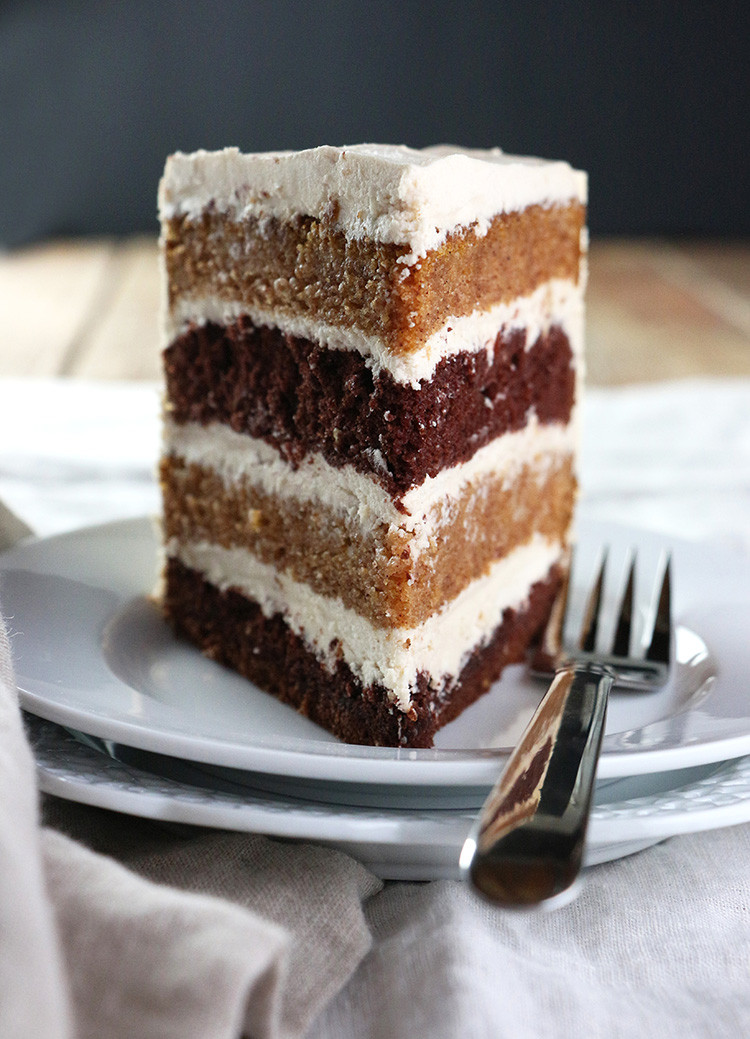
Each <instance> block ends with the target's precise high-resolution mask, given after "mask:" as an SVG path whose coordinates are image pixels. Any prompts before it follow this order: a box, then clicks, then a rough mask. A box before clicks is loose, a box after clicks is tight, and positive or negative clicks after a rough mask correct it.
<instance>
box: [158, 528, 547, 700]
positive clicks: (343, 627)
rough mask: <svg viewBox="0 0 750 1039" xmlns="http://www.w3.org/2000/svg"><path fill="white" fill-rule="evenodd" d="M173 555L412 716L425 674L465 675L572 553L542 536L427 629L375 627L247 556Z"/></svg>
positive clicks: (195, 550) (197, 548)
mask: <svg viewBox="0 0 750 1039" xmlns="http://www.w3.org/2000/svg"><path fill="white" fill-rule="evenodd" d="M166 551H167V555H169V556H172V557H174V558H177V559H178V560H179V561H180V562H182V563H183V564H184V565H185V566H187V567H190V568H191V569H193V570H196V571H198V572H199V573H201V574H202V575H203V576H204V577H205V579H206V580H207V581H209V582H210V583H211V584H213V585H214V586H215V587H217V588H219V589H220V590H226V589H230V588H232V589H235V590H238V591H239V592H241V593H242V594H243V595H245V596H247V597H248V598H249V599H252V600H253V601H254V602H256V603H257V604H258V605H259V607H260V609H261V610H262V611H263V614H264V616H266V617H272V616H273V615H275V614H281V615H282V616H283V618H284V620H285V621H286V623H287V624H288V625H289V627H290V628H291V630H292V631H293V632H294V633H295V635H297V636H298V637H299V638H301V639H302V640H303V641H304V643H305V645H306V646H307V647H308V649H309V650H310V651H311V652H312V653H314V655H315V656H316V657H317V658H318V660H320V661H321V663H322V664H323V665H324V666H325V667H327V668H328V669H329V670H330V671H333V670H334V669H335V667H336V663H337V661H338V660H340V659H343V660H344V661H345V662H346V664H347V665H348V666H349V667H350V668H351V670H352V672H353V673H354V674H355V675H356V676H357V678H358V679H359V680H360V681H361V682H362V684H363V685H364V686H369V685H381V686H383V687H384V688H385V689H386V690H387V691H388V697H389V700H390V701H391V702H392V703H395V704H396V705H397V706H398V708H399V709H400V710H401V711H404V712H407V711H408V710H409V708H410V707H411V693H412V690H414V689H415V688H416V684H417V676H418V674H419V673H420V672H423V673H425V674H427V675H429V677H430V682H431V684H432V686H433V687H434V688H435V689H438V688H439V687H440V686H441V685H442V684H443V682H444V681H446V680H448V679H450V678H452V677H455V676H457V675H458V674H459V673H460V671H461V669H462V667H463V664H464V662H465V661H466V659H467V658H468V656H469V655H470V654H471V653H472V652H474V651H475V650H476V649H478V648H480V647H481V646H483V645H485V644H486V643H487V642H488V641H489V640H490V638H491V637H492V635H493V633H494V632H495V630H496V629H497V628H498V626H499V625H500V622H501V619H502V615H503V611H504V610H506V609H508V608H512V609H521V608H523V606H524V604H525V603H526V601H527V599H528V595H529V591H530V589H531V587H532V585H534V584H535V583H536V582H537V581H541V580H544V578H546V577H547V575H548V574H549V571H550V569H551V568H552V567H553V566H554V565H555V563H558V562H559V561H560V560H561V558H562V556H563V553H564V551H565V549H564V546H562V545H561V544H559V543H557V542H550V541H548V540H546V539H545V538H542V537H540V536H539V535H535V536H534V537H533V538H532V540H531V541H530V542H529V543H528V544H526V545H523V546H521V547H520V548H517V549H515V550H514V551H513V552H512V553H510V554H509V555H508V556H506V557H505V558H504V559H501V560H499V561H498V562H497V563H495V564H494V565H493V566H492V568H491V569H490V571H489V572H488V573H487V574H485V575H484V576H482V577H480V578H478V579H477V580H475V581H473V582H472V584H470V585H469V586H468V587H467V588H465V589H464V590H463V591H462V592H461V593H460V594H459V595H458V596H457V597H456V598H455V599H453V600H452V601H451V602H449V603H446V605H445V606H444V607H443V608H442V609H441V610H440V611H439V612H438V613H435V614H433V615H432V616H431V617H430V618H429V619H428V620H426V621H425V622H424V623H422V624H420V625H418V626H417V627H414V628H400V629H386V628H375V627H373V625H372V624H371V623H370V622H369V621H368V620H366V619H365V618H364V617H362V616H360V615H359V614H357V613H355V612H354V611H353V610H351V609H348V608H347V607H346V606H344V604H343V603H342V602H341V600H340V599H334V598H328V597H325V596H322V595H319V594H318V593H317V592H314V591H313V590H312V589H311V588H310V587H309V586H307V585H305V584H301V583H299V582H297V581H295V580H294V579H293V578H291V577H290V576H289V575H288V574H286V573H283V572H279V571H277V570H275V569H274V567H272V566H269V565H268V564H266V563H262V562H261V561H260V560H258V559H257V558H256V557H255V556H253V555H252V554H251V553H250V552H248V551H247V550H245V549H240V548H231V549H227V548H222V547H220V546H218V545H213V544H211V543H209V542H205V541H203V542H198V543H187V544H186V543H179V542H177V541H175V540H172V541H171V542H170V543H168V544H167V546H166Z"/></svg>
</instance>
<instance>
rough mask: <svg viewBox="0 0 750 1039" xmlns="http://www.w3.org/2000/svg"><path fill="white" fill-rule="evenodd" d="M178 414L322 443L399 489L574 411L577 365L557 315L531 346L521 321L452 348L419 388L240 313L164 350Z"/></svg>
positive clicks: (323, 450)
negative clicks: (483, 342) (531, 420)
mask: <svg viewBox="0 0 750 1039" xmlns="http://www.w3.org/2000/svg"><path fill="white" fill-rule="evenodd" d="M164 365H165V374H166V390H167V398H168V402H169V405H168V406H169V410H170V413H171V415H172V417H173V418H174V419H175V420H176V421H178V422H199V423H202V424H206V423H208V422H212V421H219V422H224V423H226V424H227V425H229V426H230V427H231V428H232V429H233V430H235V431H236V432H239V433H249V434H250V435H251V436H254V437H258V438H261V439H263V440H265V441H266V442H267V443H269V444H272V445H273V446H275V447H276V448H277V449H278V450H279V452H280V453H281V454H282V455H283V456H284V457H285V458H286V459H287V460H288V461H289V462H290V463H291V464H295V463H298V462H299V461H300V459H301V458H303V457H304V456H305V455H306V454H308V453H311V452H318V453H320V454H322V455H323V457H324V458H325V459H326V461H327V462H329V463H330V464H331V465H334V466H341V465H344V464H347V463H349V464H351V465H353V466H354V467H355V468H356V469H357V470H358V471H359V472H362V473H368V474H371V475H372V476H373V477H375V479H377V480H378V482H379V483H380V484H381V485H382V486H383V487H385V488H386V489H387V490H388V491H389V492H390V493H392V494H394V495H397V494H402V493H404V492H405V491H406V490H408V489H409V488H410V487H413V486H416V485H418V484H421V483H422V482H423V480H424V479H425V477H427V476H435V475H436V474H437V473H439V472H440V471H441V470H442V469H444V468H447V467H449V466H453V465H456V464H458V463H459V462H464V461H467V460H468V459H469V458H471V456H472V455H473V454H474V452H475V451H477V450H478V449H479V448H480V447H482V446H483V445H484V444H487V443H489V441H490V440H492V439H494V438H495V437H497V436H499V435H501V434H502V433H506V432H510V431H512V430H518V429H521V428H522V427H523V426H524V425H525V423H526V421H527V416H528V414H529V412H530V410H531V409H532V408H533V409H534V413H535V414H536V416H537V418H538V420H539V421H540V422H541V423H551V422H560V423H566V422H568V421H569V419H570V416H571V412H572V408H573V403H574V396H575V383H576V374H575V370H574V367H573V355H572V351H571V347H570V343H569V341H568V338H567V336H566V334H565V332H564V331H563V329H562V328H560V327H559V326H557V325H553V326H552V327H550V328H549V329H548V330H547V331H546V333H543V334H542V335H540V336H539V338H538V339H537V340H536V342H535V343H534V344H533V345H532V346H530V347H528V348H527V345H526V334H525V332H524V331H523V330H520V329H513V330H505V331H502V332H500V333H499V334H498V337H497V340H496V342H495V344H494V349H493V350H492V351H490V352H488V351H486V350H482V351H480V352H478V353H459V354H454V355H452V356H450V357H447V358H444V359H443V360H442V361H441V362H440V363H439V364H438V366H437V368H436V370H435V375H434V377H433V378H432V379H431V380H430V381H429V382H424V383H422V385H421V388H420V389H415V388H413V387H412V386H410V385H406V384H403V383H398V382H396V381H395V380H394V379H393V377H392V376H391V375H390V374H389V373H388V372H385V371H384V372H381V373H380V375H379V376H377V377H375V376H374V375H373V373H372V371H371V370H370V368H369V367H368V366H367V364H366V363H365V361H364V359H363V358H362V357H361V356H360V355H359V354H356V353H353V352H350V351H343V350H327V349H325V348H324V347H322V346H319V345H317V344H315V343H313V342H310V341H309V340H307V339H301V338H297V337H294V336H289V335H284V334H283V333H281V332H279V331H278V330H277V329H274V328H268V327H256V326H255V325H253V323H252V322H251V321H250V320H249V318H246V317H241V318H239V319H238V320H237V321H236V322H235V323H234V324H233V325H230V326H228V327H226V328H225V327H222V326H219V325H216V324H213V323H207V324H206V325H202V326H193V327H191V328H190V329H189V330H188V331H187V332H185V333H184V334H183V335H181V336H180V337H179V338H178V339H176V340H175V341H174V342H173V343H172V344H171V345H170V346H169V347H168V348H167V349H166V350H165V352H164Z"/></svg>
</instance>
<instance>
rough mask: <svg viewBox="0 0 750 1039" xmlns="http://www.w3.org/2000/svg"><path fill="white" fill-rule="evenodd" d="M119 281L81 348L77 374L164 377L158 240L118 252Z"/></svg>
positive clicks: (133, 242)
mask: <svg viewBox="0 0 750 1039" xmlns="http://www.w3.org/2000/svg"><path fill="white" fill-rule="evenodd" d="M116 262H117V279H116V282H115V283H114V284H113V286H112V291H111V292H110V294H109V296H108V298H107V303H106V306H105V307H103V308H102V309H101V311H100V312H99V313H98V315H97V319H96V321H95V322H92V323H91V325H90V326H89V329H88V332H87V335H86V337H85V340H84V341H83V342H82V343H81V344H80V348H79V350H78V355H77V358H76V363H75V369H74V374H75V375H77V376H82V377H86V378H96V379H156V378H158V377H159V374H160V357H159V350H160V316H159V315H160V295H161V289H160V285H161V283H160V280H159V271H158V258H157V246H156V241H155V240H154V239H153V238H152V237H148V238H146V237H137V238H132V239H129V240H127V241H125V242H123V243H122V244H121V245H120V247H119V249H118V251H117V257H116Z"/></svg>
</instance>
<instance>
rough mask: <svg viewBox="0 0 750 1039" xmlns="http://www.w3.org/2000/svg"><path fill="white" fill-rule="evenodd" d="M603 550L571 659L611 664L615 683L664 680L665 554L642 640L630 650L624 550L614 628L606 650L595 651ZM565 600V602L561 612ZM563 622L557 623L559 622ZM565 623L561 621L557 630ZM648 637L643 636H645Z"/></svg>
mask: <svg viewBox="0 0 750 1039" xmlns="http://www.w3.org/2000/svg"><path fill="white" fill-rule="evenodd" d="M608 556H609V553H608V550H606V549H605V550H604V551H603V552H602V556H601V561H600V563H599V568H598V570H597V573H596V577H595V579H594V583H593V586H592V588H591V592H590V593H589V596H588V600H587V602H586V607H585V609H584V614H583V620H582V623H581V628H580V634H579V636H578V639H577V640H576V644H575V646H572V647H570V649H569V651H568V652H569V655H570V656H571V657H573V658H574V659H576V660H597V661H598V662H600V663H604V664H609V665H610V666H611V667H613V668H614V669H615V671H616V672H617V677H618V684H619V685H620V686H629V687H631V688H642V687H649V688H650V687H651V686H653V685H655V684H660V683H662V682H663V681H665V680H666V677H667V673H668V670H669V665H670V661H671V653H672V617H671V613H672V610H671V599H672V594H671V569H672V568H671V558H670V556H669V555H667V556H666V558H665V561H664V565H663V572H662V575H661V583H660V585H659V592H658V597H657V600H656V607H655V609H654V607H653V605H651V608H650V609H649V611H648V612H649V614H651V616H652V617H653V620H652V622H651V624H650V625H649V626H647V630H646V631H645V632H644V638H643V643H644V645H642V646H641V647H639V648H635V649H632V647H631V643H632V639H633V628H634V618H635V609H636V600H635V588H636V553H635V552H631V553H630V566H629V568H628V576H627V580H626V583H625V589H624V591H623V593H622V596H621V598H620V601H619V605H618V608H617V616H616V621H615V625H614V632H613V635H612V639H611V643H610V646H609V648H608V649H605V650H604V651H601V652H600V651H598V650H597V643H598V640H599V627H600V622H601V618H602V614H603V598H604V586H605V580H606V572H607V563H608ZM569 606H570V602H569V600H568V603H567V605H566V611H565V612H566V614H567V611H568V609H569ZM565 623H566V621H564V622H563V625H565ZM564 630H565V627H564V626H563V631H564ZM646 640H648V641H646Z"/></svg>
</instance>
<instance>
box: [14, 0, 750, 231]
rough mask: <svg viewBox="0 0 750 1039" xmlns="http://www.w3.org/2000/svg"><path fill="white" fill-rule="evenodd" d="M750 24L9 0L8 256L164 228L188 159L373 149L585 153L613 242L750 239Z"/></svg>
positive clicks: (642, 13) (284, 2)
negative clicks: (17, 250) (159, 212)
mask: <svg viewBox="0 0 750 1039" xmlns="http://www.w3.org/2000/svg"><path fill="white" fill-rule="evenodd" d="M748 11H750V4H747V3H745V2H742V3H727V2H718V3H711V2H710V0H709V2H706V0H703V2H694V0H685V2H672V3H662V2H659V0H649V2H636V3H625V2H619V0H598V2H597V0H588V2H587V0H575V2H572V0H571V2H569V3H564V2H549V0H548V2H538V3H534V2H528V3H523V2H513V0H510V2H502V0H497V2H495V3H491V2H487V0H463V2H457V3H450V2H447V0H438V2H434V3H418V2H408V0H402V2H396V0H359V2H357V0H320V2H315V0H309V2H292V0H246V2H244V3H241V2H237V0H233V2H224V3H221V2H220V0H196V2H193V3H191V2H189V0H151V2H146V0H133V2H127V0H117V2H113V0H102V2H98V3H96V2H93V0H78V2H76V0H68V2H56V0H25V2H23V0H15V2H13V0H10V2H8V0H5V2H3V0H0V243H2V244H5V245H16V244H20V243H24V242H29V241H32V240H34V239H38V238H40V237H42V236H48V235H62V234H80V233H86V234H88V233H115V234H119V233H128V232H132V231H140V230H154V229H155V226H156V224H155V197H156V185H157V181H158V178H159V175H160V172H161V169H162V167H163V163H164V158H165V156H166V155H167V154H168V153H169V152H170V151H173V150H175V149H182V150H192V149H194V148H199V147H205V148H220V147H223V146H225V145H229V144H236V145H238V146H240V147H241V148H243V149H246V150H251V151H256V150H266V149H277V148H302V147H306V146H312V145H316V144H322V143H328V144H345V143H354V142H356V141H365V140H370V141H386V142H398V143H407V144H411V145H414V146H420V145H425V144H433V143H439V142H446V141H449V142H453V143H459V144H464V145H468V146H474V147H484V146H490V145H499V146H500V147H502V148H504V149H505V150H506V151H514V152H520V153H529V154H537V155H543V156H545V157H549V158H565V159H568V160H569V161H570V162H572V163H573V164H574V165H577V166H579V167H581V168H583V169H587V170H588V171H589V173H590V178H591V181H590V191H591V205H590V226H591V229H592V231H593V232H594V233H636V234H639V233H664V234H698V235H700V234H717V235H734V236H739V235H746V234H747V233H748V231H750V191H749V190H748V189H749V186H750V180H749V178H748V165H749V163H750V154H749V149H748V137H749V134H748V120H749V119H750V104H748V101H749V100H750V94H749V91H748V82H749V78H750V72H749V71H748V65H749V62H748V57H749V53H750V52H749V50H748V35H749V33H750V17H749V16H748V13H747V12H748Z"/></svg>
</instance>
